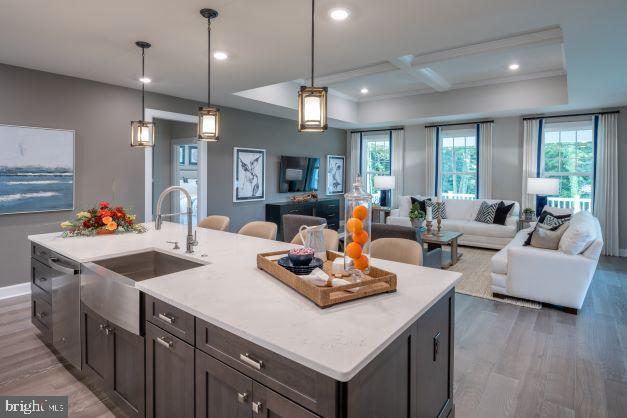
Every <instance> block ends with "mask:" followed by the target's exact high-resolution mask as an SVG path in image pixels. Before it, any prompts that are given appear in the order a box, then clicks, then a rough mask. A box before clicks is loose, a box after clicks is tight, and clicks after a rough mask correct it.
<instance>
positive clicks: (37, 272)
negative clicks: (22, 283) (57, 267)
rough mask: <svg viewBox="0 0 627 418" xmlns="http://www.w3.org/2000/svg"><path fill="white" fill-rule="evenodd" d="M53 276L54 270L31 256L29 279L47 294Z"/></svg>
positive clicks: (50, 287) (49, 290)
mask: <svg viewBox="0 0 627 418" xmlns="http://www.w3.org/2000/svg"><path fill="white" fill-rule="evenodd" d="M54 276H55V273H54V270H52V269H51V268H50V267H48V266H47V265H45V264H44V263H42V262H40V261H37V260H36V259H32V258H31V280H32V282H33V284H35V285H36V286H38V287H39V288H40V289H42V290H43V291H44V292H46V293H47V294H49V295H50V294H51V293H52V278H53V277H54Z"/></svg>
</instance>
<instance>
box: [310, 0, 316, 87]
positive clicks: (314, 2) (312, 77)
mask: <svg viewBox="0 0 627 418" xmlns="http://www.w3.org/2000/svg"><path fill="white" fill-rule="evenodd" d="M315 11H316V0H311V87H313V86H314V34H315V33H314V14H315Z"/></svg>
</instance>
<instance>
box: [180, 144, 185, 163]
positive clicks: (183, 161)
mask: <svg viewBox="0 0 627 418" xmlns="http://www.w3.org/2000/svg"><path fill="white" fill-rule="evenodd" d="M179 165H185V145H179Z"/></svg>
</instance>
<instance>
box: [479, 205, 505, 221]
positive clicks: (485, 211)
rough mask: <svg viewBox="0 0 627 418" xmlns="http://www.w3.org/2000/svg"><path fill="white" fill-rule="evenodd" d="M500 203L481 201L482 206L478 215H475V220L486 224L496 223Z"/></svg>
mask: <svg viewBox="0 0 627 418" xmlns="http://www.w3.org/2000/svg"><path fill="white" fill-rule="evenodd" d="M499 203H501V202H496V203H492V204H490V203H488V202H485V201H484V202H481V206H479V210H478V211H477V216H475V221H477V222H482V223H484V224H492V223H494V215H496V209H497V208H498V207H499Z"/></svg>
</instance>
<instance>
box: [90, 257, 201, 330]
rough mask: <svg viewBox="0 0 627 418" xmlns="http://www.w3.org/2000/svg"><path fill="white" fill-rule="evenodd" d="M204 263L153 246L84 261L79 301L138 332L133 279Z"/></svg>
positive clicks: (136, 292) (137, 298)
mask: <svg viewBox="0 0 627 418" xmlns="http://www.w3.org/2000/svg"><path fill="white" fill-rule="evenodd" d="M203 265H205V264H204V263H199V262H196V261H192V260H188V259H186V258H181V257H177V256H173V255H170V254H166V253H162V252H160V251H153V250H150V251H145V252H142V253H137V254H129V255H124V256H121V257H112V258H106V259H102V260H98V261H93V262H90V263H85V264H84V265H83V269H82V270H81V301H82V302H83V303H84V304H85V305H86V306H88V307H89V308H91V309H92V310H94V311H95V312H96V313H98V314H99V315H100V316H102V317H103V318H105V319H106V320H108V321H110V322H112V323H113V324H115V325H117V326H119V327H122V328H124V329H126V330H128V331H130V332H132V333H135V334H137V335H139V334H140V317H141V312H140V308H141V301H140V291H139V289H137V288H136V287H135V283H136V282H140V281H142V280H148V279H152V278H155V277H160V276H165V275H167V274H172V273H177V272H179V271H183V270H190V269H193V268H197V267H202V266H203Z"/></svg>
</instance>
